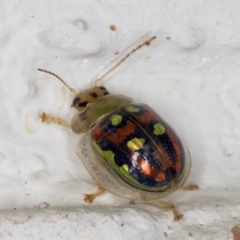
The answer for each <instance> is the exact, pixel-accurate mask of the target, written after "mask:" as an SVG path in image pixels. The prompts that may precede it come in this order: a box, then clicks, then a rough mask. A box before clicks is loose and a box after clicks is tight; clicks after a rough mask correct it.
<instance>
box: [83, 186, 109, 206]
mask: <svg viewBox="0 0 240 240" xmlns="http://www.w3.org/2000/svg"><path fill="white" fill-rule="evenodd" d="M104 192H105V189H104V188H102V187H99V190H98V191H97V192H96V193H92V194H85V198H84V201H85V202H87V203H92V202H93V201H94V200H95V198H97V197H99V196H101V195H102V194H103V193H104Z"/></svg>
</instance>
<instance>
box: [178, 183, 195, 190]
mask: <svg viewBox="0 0 240 240" xmlns="http://www.w3.org/2000/svg"><path fill="white" fill-rule="evenodd" d="M181 188H182V189H183V190H186V191H196V190H198V189H199V186H198V185H194V184H192V185H187V186H183V187H181Z"/></svg>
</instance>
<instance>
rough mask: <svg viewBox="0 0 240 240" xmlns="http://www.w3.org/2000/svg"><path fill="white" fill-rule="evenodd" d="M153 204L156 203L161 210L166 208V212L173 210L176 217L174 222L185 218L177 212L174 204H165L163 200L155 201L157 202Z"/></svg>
mask: <svg viewBox="0 0 240 240" xmlns="http://www.w3.org/2000/svg"><path fill="white" fill-rule="evenodd" d="M151 202H153V203H155V204H156V205H158V206H160V207H161V208H164V209H166V210H172V213H173V215H174V221H179V220H180V219H182V218H183V214H181V213H179V212H178V211H177V209H176V207H175V206H174V204H172V203H170V202H165V201H162V200H155V201H151Z"/></svg>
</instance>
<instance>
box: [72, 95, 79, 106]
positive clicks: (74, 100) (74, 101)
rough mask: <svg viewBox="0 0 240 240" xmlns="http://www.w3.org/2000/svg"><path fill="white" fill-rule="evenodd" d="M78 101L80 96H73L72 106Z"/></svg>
mask: <svg viewBox="0 0 240 240" xmlns="http://www.w3.org/2000/svg"><path fill="white" fill-rule="evenodd" d="M79 101H80V98H79V97H75V98H74V99H73V103H72V106H75V105H76V104H77V103H78V102H79Z"/></svg>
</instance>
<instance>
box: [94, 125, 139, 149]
mask: <svg viewBox="0 0 240 240" xmlns="http://www.w3.org/2000/svg"><path fill="white" fill-rule="evenodd" d="M135 130H136V127H135V125H134V124H133V123H132V122H128V123H127V124H126V125H125V126H123V127H121V128H120V129H118V130H117V131H116V132H113V133H106V132H105V131H104V130H103V129H102V128H101V127H100V126H97V127H96V128H95V129H93V131H92V133H91V137H92V139H93V140H94V141H96V142H99V141H100V140H103V139H105V140H108V141H110V142H111V143H113V144H116V145H120V144H122V143H123V141H124V139H125V138H126V137H127V136H128V135H129V134H132V133H135Z"/></svg>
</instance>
